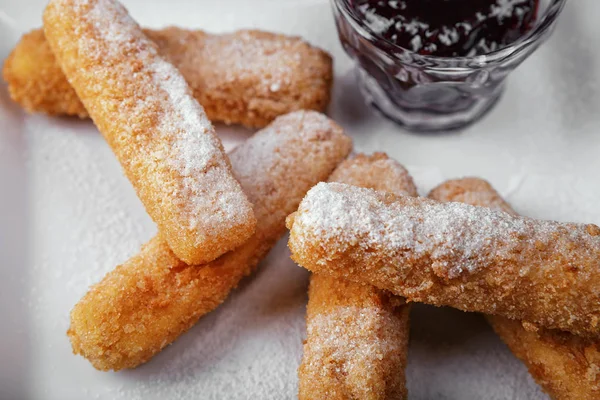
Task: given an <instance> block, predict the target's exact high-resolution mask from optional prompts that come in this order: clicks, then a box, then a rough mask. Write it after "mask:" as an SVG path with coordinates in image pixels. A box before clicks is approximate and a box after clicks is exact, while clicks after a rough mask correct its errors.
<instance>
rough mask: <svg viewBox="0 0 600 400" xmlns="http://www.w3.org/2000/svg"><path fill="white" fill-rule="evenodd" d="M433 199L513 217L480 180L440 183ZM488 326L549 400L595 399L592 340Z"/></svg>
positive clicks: (598, 391)
mask: <svg viewBox="0 0 600 400" xmlns="http://www.w3.org/2000/svg"><path fill="white" fill-rule="evenodd" d="M429 197H431V198H432V199H434V200H438V201H459V202H462V203H467V204H471V205H474V206H480V207H490V208H494V209H497V210H502V211H505V212H508V213H511V214H514V215H516V212H515V211H514V210H513V209H512V208H511V207H510V205H509V204H508V203H507V202H505V201H504V199H502V197H501V196H500V194H498V192H496V190H495V189H494V188H493V187H492V186H491V185H490V184H489V183H488V182H486V181H484V180H483V179H478V178H464V179H456V180H450V181H446V182H444V183H443V184H441V185H440V186H438V187H437V188H435V189H434V190H433V191H432V192H431V193H430V194H429ZM487 319H488V322H489V323H490V324H491V325H492V327H493V328H494V330H495V331H496V333H497V334H498V335H499V336H500V338H501V339H502V340H503V341H504V342H505V343H506V345H507V346H508V348H509V349H510V350H511V351H512V352H513V353H514V354H515V355H516V356H517V357H518V358H519V359H521V360H522V361H523V363H525V365H526V366H527V368H528V369H529V372H530V373H531V375H532V376H533V378H534V379H535V380H536V382H537V383H538V384H539V385H540V386H541V387H542V389H544V391H545V392H546V393H548V394H549V395H550V396H551V397H552V398H553V399H555V400H593V399H599V398H600V347H599V343H600V342H599V341H598V339H585V338H582V337H579V336H576V335H573V334H570V333H568V332H562V331H558V330H551V329H544V328H537V327H535V326H533V325H531V324H527V323H525V324H523V323H522V322H520V321H515V320H510V319H508V318H504V317H499V316H493V315H488V316H487Z"/></svg>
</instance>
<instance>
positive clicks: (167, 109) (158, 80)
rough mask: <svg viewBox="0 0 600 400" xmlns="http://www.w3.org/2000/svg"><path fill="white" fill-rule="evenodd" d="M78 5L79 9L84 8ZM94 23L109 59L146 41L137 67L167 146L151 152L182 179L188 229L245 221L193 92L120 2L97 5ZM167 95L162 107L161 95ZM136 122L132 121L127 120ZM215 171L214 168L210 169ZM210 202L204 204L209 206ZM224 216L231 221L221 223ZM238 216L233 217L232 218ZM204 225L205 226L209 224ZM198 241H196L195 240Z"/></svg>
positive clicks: (240, 198) (139, 107)
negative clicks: (146, 74) (213, 209)
mask: <svg viewBox="0 0 600 400" xmlns="http://www.w3.org/2000/svg"><path fill="white" fill-rule="evenodd" d="M87 3H88V0H82V1H81V4H87ZM87 18H88V19H89V20H90V21H93V23H94V26H95V28H96V29H97V31H98V32H99V34H100V36H101V37H102V38H103V39H104V40H106V41H107V43H109V52H110V53H111V54H113V55H116V54H118V53H119V52H122V51H124V49H128V48H130V47H131V46H134V45H136V46H138V49H139V46H140V41H142V42H144V41H145V42H148V43H146V44H145V45H144V46H142V47H141V48H142V51H141V52H140V56H141V58H142V61H143V66H142V68H143V69H145V70H148V71H150V72H151V74H152V84H153V86H154V89H155V91H156V94H155V95H154V98H151V99H150V100H151V101H152V102H155V103H159V104H161V105H162V110H161V114H160V116H159V127H158V132H159V135H161V136H162V137H163V138H164V139H167V140H168V141H170V140H171V139H172V142H170V143H169V142H168V149H165V148H159V149H158V150H156V151H152V154H151V155H152V156H153V158H154V159H164V160H165V161H166V162H167V163H168V165H170V166H171V167H172V168H173V169H174V170H175V171H177V173H178V174H179V175H180V176H181V177H182V179H181V182H182V185H181V188H180V189H178V190H179V193H174V194H175V195H176V198H177V199H178V200H179V203H180V204H179V205H180V207H181V208H183V209H185V210H186V214H187V215H188V221H189V225H188V228H189V229H195V228H197V227H198V226H199V225H204V224H205V223H206V222H207V221H206V219H211V218H216V220H215V221H212V222H214V223H220V224H221V226H222V224H223V223H225V225H228V224H230V225H237V224H239V223H241V222H242V219H243V217H244V216H245V214H244V212H242V211H243V210H244V208H247V204H246V202H245V199H244V198H243V196H239V195H236V193H231V190H228V189H230V186H231V180H228V179H227V176H226V175H227V172H228V167H227V165H226V161H225V159H224V156H223V154H222V149H221V144H220V142H219V140H218V139H217V137H216V135H215V132H214V128H213V126H212V124H211V123H210V121H209V120H208V119H207V117H206V114H205V113H204V110H203V109H202V106H200V104H198V102H197V101H196V100H195V99H194V98H193V96H192V93H191V91H190V89H189V87H188V85H187V83H186V82H185V80H184V78H183V77H182V76H181V74H180V73H179V71H178V70H177V69H176V68H175V67H174V66H173V65H171V64H170V63H168V62H166V61H165V60H163V59H162V58H161V57H159V56H158V53H157V50H156V47H155V46H153V45H151V44H150V42H149V40H147V39H146V40H143V37H142V34H141V30H140V29H139V27H138V26H137V24H136V23H135V21H133V20H132V19H131V17H130V16H129V15H128V14H127V11H126V10H125V8H124V7H123V6H121V5H120V4H119V3H117V2H114V1H111V0H97V1H95V2H94V3H93V7H92V8H91V10H90V11H89V13H88V14H87ZM163 94H164V95H166V100H167V101H166V102H163V101H161V98H160V96H161V95H163ZM147 101H148V99H144V98H142V99H140V100H138V102H139V103H141V104H137V105H136V109H137V110H138V111H139V112H140V113H141V112H143V110H144V109H145V108H146V107H148V104H147ZM132 120H135V118H132ZM213 167H217V168H213ZM200 176H204V178H205V179H206V180H207V181H208V183H210V187H211V188H212V192H213V193H217V194H218V195H216V196H215V195H212V196H211V195H210V193H209V192H208V191H206V190H203V189H202V188H199V187H198V186H199V185H198V177H200ZM207 199H208V201H209V202H210V203H212V204H217V209H218V210H221V212H219V213H214V214H210V215H207V213H206V212H204V213H203V211H205V209H206V205H207ZM210 203H209V204H210ZM224 216H227V217H230V216H231V218H233V219H230V218H223V217H224ZM236 216H237V218H236ZM212 222H211V221H208V224H207V225H209V226H210V225H212ZM197 240H198V241H200V240H201V238H198V239H197Z"/></svg>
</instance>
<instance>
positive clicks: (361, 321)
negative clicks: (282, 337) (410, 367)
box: [303, 306, 404, 397]
mask: <svg viewBox="0 0 600 400" xmlns="http://www.w3.org/2000/svg"><path fill="white" fill-rule="evenodd" d="M399 332H403V326H402V321H401V320H400V319H399V318H397V317H395V316H394V315H393V314H391V313H390V312H389V311H387V310H385V309H383V308H379V307H354V306H344V307H336V308H335V309H333V310H331V312H328V313H324V314H317V315H315V316H314V317H313V318H311V319H309V320H308V325H307V336H308V340H309V343H308V344H307V345H306V346H305V351H307V353H306V354H305V356H304V361H303V363H305V364H307V367H308V368H310V369H314V368H317V369H322V370H323V371H321V374H323V375H326V373H327V372H326V371H325V370H326V369H328V368H334V369H335V370H336V373H337V374H339V375H340V376H348V377H352V378H353V379H356V378H358V377H361V380H364V383H365V384H366V385H364V386H362V387H354V388H353V389H355V390H357V391H366V392H368V391H369V389H370V388H369V386H368V384H367V383H368V382H369V381H372V380H373V379H374V378H376V377H377V375H378V374H380V373H381V371H379V370H378V369H372V368H369V366H373V365H376V364H377V363H380V362H381V361H382V360H384V359H387V358H389V357H390V356H391V355H392V353H396V352H404V349H401V348H400V346H402V345H403V344H402V343H401V342H398V341H393V340H391V338H397V337H398V333H399ZM371 375H375V376H371ZM355 394H358V393H355ZM362 394H364V393H362ZM361 397H362V396H361Z"/></svg>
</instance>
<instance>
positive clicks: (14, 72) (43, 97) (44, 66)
mask: <svg viewBox="0 0 600 400" xmlns="http://www.w3.org/2000/svg"><path fill="white" fill-rule="evenodd" d="M2 75H3V78H4V80H5V81H6V83H8V92H9V94H10V97H11V98H12V99H13V100H14V101H15V102H16V103H18V104H19V105H20V106H21V107H23V108H24V109H25V111H27V112H30V113H34V112H43V113H46V114H50V115H73V116H78V117H80V118H87V117H88V113H87V110H86V109H85V107H84V106H83V104H81V101H80V100H79V97H77V93H75V89H73V87H72V86H71V85H70V84H69V81H67V78H66V77H65V74H64V73H63V72H62V69H61V68H60V65H59V64H58V62H57V61H56V57H55V56H54V53H53V52H52V49H51V48H50V45H49V44H48V41H46V36H45V35H44V31H43V30H42V29H36V30H33V31H31V32H29V33H26V34H24V35H23V37H22V38H21V41H19V43H17V45H16V46H15V48H14V49H13V51H12V52H11V53H10V55H9V56H8V57H7V58H6V61H4V67H3V68H2Z"/></svg>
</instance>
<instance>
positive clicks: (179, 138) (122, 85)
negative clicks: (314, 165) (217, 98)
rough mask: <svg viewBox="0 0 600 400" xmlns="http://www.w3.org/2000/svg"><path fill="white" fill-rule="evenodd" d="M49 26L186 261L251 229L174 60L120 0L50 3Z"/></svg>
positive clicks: (72, 78) (85, 98)
mask: <svg viewBox="0 0 600 400" xmlns="http://www.w3.org/2000/svg"><path fill="white" fill-rule="evenodd" d="M44 29H45V34H46V38H47V39H48V43H49V44H50V47H51V48H52V49H53V51H54V55H55V56H56V59H57V60H58V61H59V64H60V65H61V68H62V69H63V71H64V72H65V76H66V77H67V79H68V80H69V82H70V83H71V85H72V86H73V88H74V89H75V91H76V92H77V94H78V96H79V98H80V99H81V101H82V102H83V104H84V105H85V106H86V109H87V110H88V111H89V112H90V115H91V117H92V119H93V120H94V123H95V124H96V126H97V127H98V129H99V130H100V132H101V133H102V135H103V136H104V138H105V139H106V141H107V142H108V144H109V145H110V147H111V148H112V150H113V152H114V153H115V155H116V157H117V159H118V160H119V162H120V164H121V166H122V167H123V170H124V172H125V175H126V176H127V177H128V178H129V181H130V182H131V183H132V185H133V187H134V188H135V190H136V192H137V194H138V197H139V198H140V200H141V201H142V203H143V204H144V206H145V208H146V211H147V212H148V214H149V215H150V217H151V218H152V219H153V220H154V222H155V223H156V224H157V225H158V229H159V232H160V233H161V235H162V236H163V237H164V238H165V240H166V241H167V243H168V244H169V246H170V247H171V249H172V250H173V252H174V253H175V254H177V256H178V257H179V258H180V259H181V260H183V261H185V262H187V263H188V264H198V263H205V262H209V261H212V260H214V259H216V258H217V257H219V256H221V255H222V254H225V253H226V252H227V251H230V250H232V249H234V248H236V247H238V246H239V245H241V244H242V243H244V242H245V241H246V240H247V239H248V238H249V237H250V236H251V235H252V234H253V232H254V227H255V225H256V220H255V218H254V214H253V212H252V204H250V202H249V201H248V199H247V198H246V196H245V195H244V193H243V191H242V188H241V187H240V184H239V183H238V182H237V181H236V180H235V178H234V177H233V174H232V173H231V166H230V165H229V161H228V159H227V156H226V155H225V153H224V151H223V146H222V144H221V141H220V140H219V138H218V137H217V135H216V133H215V130H214V128H213V126H212V124H211V123H210V121H209V120H208V119H207V117H206V114H205V113H204V110H203V109H202V107H201V106H200V105H199V104H198V102H197V101H196V100H195V99H194V98H193V97H192V93H191V90H190V88H189V87H188V86H187V84H186V83H185V80H184V79H183V77H182V76H181V74H180V73H179V72H178V71H177V69H176V68H175V67H173V66H172V65H171V64H169V63H168V62H167V61H166V60H164V59H163V58H162V57H161V56H160V55H158V53H157V47H156V44H155V43H154V42H152V41H151V40H150V39H148V38H147V37H146V36H145V35H144V34H143V32H142V30H141V29H140V27H139V26H138V25H137V24H136V22H135V21H134V20H133V19H131V17H130V16H129V15H128V13H127V10H125V8H124V7H123V6H121V5H120V3H118V2H117V1H116V0H52V1H50V3H49V4H48V6H47V7H46V10H45V12H44Z"/></svg>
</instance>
